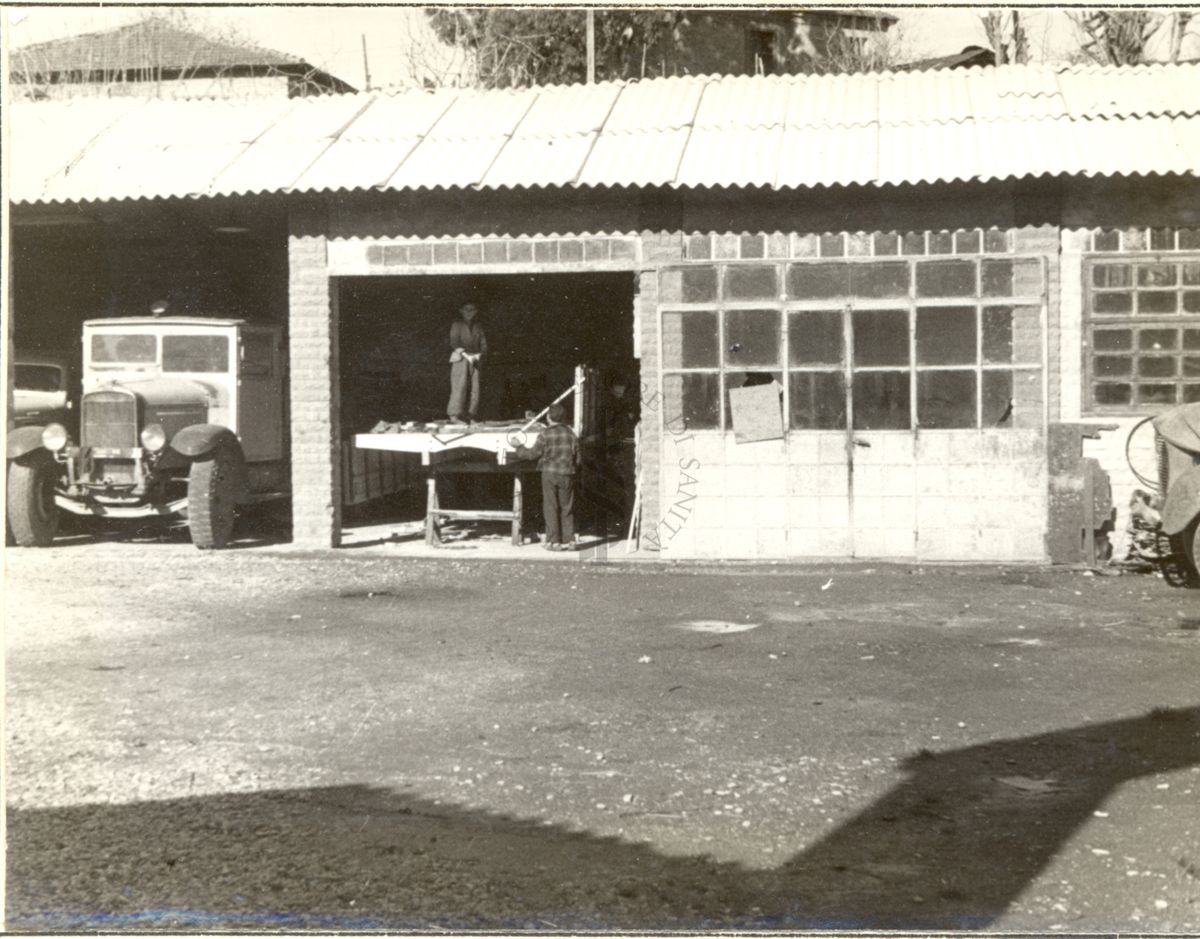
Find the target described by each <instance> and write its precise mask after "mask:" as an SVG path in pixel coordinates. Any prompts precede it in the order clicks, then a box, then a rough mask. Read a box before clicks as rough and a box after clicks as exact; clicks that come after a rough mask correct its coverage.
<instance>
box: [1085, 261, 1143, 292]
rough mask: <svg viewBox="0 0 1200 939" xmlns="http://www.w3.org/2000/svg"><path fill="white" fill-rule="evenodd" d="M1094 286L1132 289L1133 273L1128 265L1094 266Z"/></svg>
mask: <svg viewBox="0 0 1200 939" xmlns="http://www.w3.org/2000/svg"><path fill="white" fill-rule="evenodd" d="M1092 286H1094V287H1131V286H1133V272H1132V270H1131V269H1130V267H1129V265H1128V264H1096V265H1093V267H1092Z"/></svg>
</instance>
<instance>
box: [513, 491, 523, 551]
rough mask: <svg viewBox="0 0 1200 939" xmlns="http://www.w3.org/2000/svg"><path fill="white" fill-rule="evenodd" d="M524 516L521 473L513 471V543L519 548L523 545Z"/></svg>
mask: <svg viewBox="0 0 1200 939" xmlns="http://www.w3.org/2000/svg"><path fill="white" fill-rule="evenodd" d="M523 516H524V498H523V496H522V494H521V474H520V473H513V507H512V543H513V544H514V545H515V546H517V547H518V548H519V547H520V546H521V527H522V524H521V523H522V517H523Z"/></svg>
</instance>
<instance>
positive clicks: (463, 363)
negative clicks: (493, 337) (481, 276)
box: [446, 303, 487, 421]
mask: <svg viewBox="0 0 1200 939" xmlns="http://www.w3.org/2000/svg"><path fill="white" fill-rule="evenodd" d="M478 316H479V308H478V307H476V306H475V304H474V303H464V304H463V306H462V309H461V310H460V311H459V318H458V319H456V320H455V321H454V323H453V324H451V326H450V348H451V349H452V350H453V351H452V352H451V353H450V404H449V405H448V406H447V408H446V413H447V414H448V415H449V417H450V420H452V421H461V420H463V419H464V418H465V419H467V420H470V421H473V420H475V416H476V415H477V414H478V413H479V360H480V359H481V358H483V356H484V354H485V353H486V352H487V336H485V335H484V333H483V327H482V326H480V325H479V322H478V320H477V317H478Z"/></svg>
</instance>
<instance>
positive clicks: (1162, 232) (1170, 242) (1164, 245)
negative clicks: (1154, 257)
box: [1150, 228, 1175, 251]
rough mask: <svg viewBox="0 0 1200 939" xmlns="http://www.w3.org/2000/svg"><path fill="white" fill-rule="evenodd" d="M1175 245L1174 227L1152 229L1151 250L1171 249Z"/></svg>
mask: <svg viewBox="0 0 1200 939" xmlns="http://www.w3.org/2000/svg"><path fill="white" fill-rule="evenodd" d="M1174 247H1175V229H1174V228H1152V229H1150V250H1151V251H1170V250H1171V249H1172V248H1174Z"/></svg>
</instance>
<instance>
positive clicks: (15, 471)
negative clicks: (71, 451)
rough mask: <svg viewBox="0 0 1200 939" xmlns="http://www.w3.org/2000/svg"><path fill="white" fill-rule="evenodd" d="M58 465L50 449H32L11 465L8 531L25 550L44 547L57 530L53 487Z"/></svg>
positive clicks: (56, 511)
mask: <svg viewBox="0 0 1200 939" xmlns="http://www.w3.org/2000/svg"><path fill="white" fill-rule="evenodd" d="M57 481H58V463H57V462H56V461H55V459H54V456H53V455H52V454H51V453H50V451H48V450H33V451H32V452H30V453H26V454H25V455H24V456H21V457H17V459H15V460H13V461H12V462H10V463H9V464H8V518H7V522H8V528H9V529H10V530H11V531H12V536H13V540H14V541H15V542H16V543H17V544H19V545H20V546H21V547H23V548H35V547H36V548H45V547H47V546H48V545H50V544H51V543H52V542H53V541H54V535H55V533H56V532H57V531H58V506H57V505H55V504H54V487H55V483H56V482H57Z"/></svg>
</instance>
